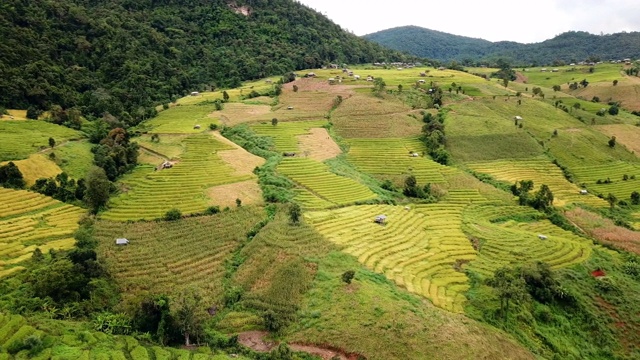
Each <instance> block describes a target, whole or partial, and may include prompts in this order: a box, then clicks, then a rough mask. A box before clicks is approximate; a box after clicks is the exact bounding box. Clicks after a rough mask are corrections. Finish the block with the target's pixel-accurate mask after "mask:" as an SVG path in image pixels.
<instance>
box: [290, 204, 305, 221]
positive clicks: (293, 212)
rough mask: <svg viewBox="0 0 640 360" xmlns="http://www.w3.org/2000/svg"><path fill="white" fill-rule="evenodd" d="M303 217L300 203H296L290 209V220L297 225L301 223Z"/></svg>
mask: <svg viewBox="0 0 640 360" xmlns="http://www.w3.org/2000/svg"><path fill="white" fill-rule="evenodd" d="M301 215H302V209H301V208H300V205H298V203H294V204H293V205H291V207H290V208H289V220H290V221H291V223H292V224H294V225H296V224H298V223H299V222H300V216H301Z"/></svg>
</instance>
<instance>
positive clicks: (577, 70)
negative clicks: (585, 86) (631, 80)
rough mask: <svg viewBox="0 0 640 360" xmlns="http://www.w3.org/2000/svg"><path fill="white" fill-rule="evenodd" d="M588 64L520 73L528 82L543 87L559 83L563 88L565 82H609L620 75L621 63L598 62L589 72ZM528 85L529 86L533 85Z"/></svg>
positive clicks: (538, 68) (531, 69)
mask: <svg viewBox="0 0 640 360" xmlns="http://www.w3.org/2000/svg"><path fill="white" fill-rule="evenodd" d="M590 67H591V66H588V65H584V66H581V65H577V66H558V67H546V69H547V70H548V71H547V72H542V71H541V70H542V69H543V68H542V67H537V68H528V69H527V71H526V72H523V73H522V74H523V75H524V76H526V77H527V83H528V84H535V85H540V86H545V87H549V88H551V87H553V86H554V85H561V86H564V87H565V88H566V87H567V83H573V82H578V83H580V81H582V80H583V79H587V81H588V82H589V83H591V84H590V85H589V86H592V84H593V83H598V82H609V83H612V82H613V80H616V79H620V78H621V77H622V75H621V74H620V72H621V71H622V65H620V64H599V65H595V66H594V67H593V68H594V72H593V73H591V72H589V68H590ZM556 68H557V69H558V70H559V71H558V72H551V70H552V69H556ZM535 85H530V86H535Z"/></svg>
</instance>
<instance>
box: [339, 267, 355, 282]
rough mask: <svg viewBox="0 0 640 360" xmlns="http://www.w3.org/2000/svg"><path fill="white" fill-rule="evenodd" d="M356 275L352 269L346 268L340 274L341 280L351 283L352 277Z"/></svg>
mask: <svg viewBox="0 0 640 360" xmlns="http://www.w3.org/2000/svg"><path fill="white" fill-rule="evenodd" d="M355 275H356V272H355V271H353V270H347V271H345V272H344V273H343V274H342V281H344V282H345V283H347V284H351V280H353V277H354V276H355Z"/></svg>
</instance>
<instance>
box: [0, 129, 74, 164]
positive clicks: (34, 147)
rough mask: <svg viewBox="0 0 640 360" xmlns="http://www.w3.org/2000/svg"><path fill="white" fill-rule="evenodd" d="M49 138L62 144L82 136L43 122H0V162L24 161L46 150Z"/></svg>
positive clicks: (70, 130)
mask: <svg viewBox="0 0 640 360" xmlns="http://www.w3.org/2000/svg"><path fill="white" fill-rule="evenodd" d="M49 137H53V138H54V139H55V140H56V142H57V143H62V142H64V141H67V140H71V139H80V138H82V134H81V133H80V132H78V131H76V130H72V129H69V128H66V127H64V126H60V125H54V124H51V123H48V122H45V121H34V120H30V121H11V120H9V121H4V120H3V121H0V144H2V146H0V161H6V160H21V159H26V158H28V157H29V155H31V154H33V153H36V152H38V151H41V150H43V149H46V148H48V147H49Z"/></svg>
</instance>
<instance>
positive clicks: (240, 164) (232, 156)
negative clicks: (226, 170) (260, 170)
mask: <svg viewBox="0 0 640 360" xmlns="http://www.w3.org/2000/svg"><path fill="white" fill-rule="evenodd" d="M212 134H213V136H214V137H215V138H216V140H219V141H220V142H222V143H225V144H227V145H230V146H233V147H234V148H235V150H222V151H218V153H217V154H218V156H220V158H221V159H222V160H223V161H224V162H226V163H227V164H229V165H230V166H231V167H232V168H233V169H234V170H235V171H236V172H235V173H234V174H233V175H252V174H253V169H255V168H256V167H257V166H262V165H263V164H264V163H265V162H266V160H265V159H263V158H261V157H260V156H256V155H253V154H252V153H250V152H248V151H247V150H245V149H243V148H241V147H240V146H238V144H236V143H234V142H233V141H231V140H229V139H227V138H225V137H224V136H222V135H220V133H219V132H213V133H212Z"/></svg>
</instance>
